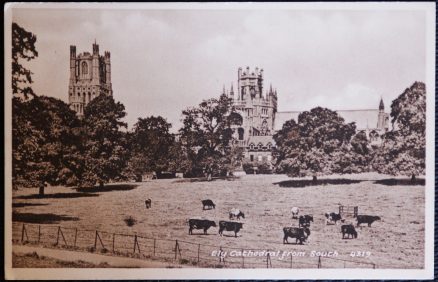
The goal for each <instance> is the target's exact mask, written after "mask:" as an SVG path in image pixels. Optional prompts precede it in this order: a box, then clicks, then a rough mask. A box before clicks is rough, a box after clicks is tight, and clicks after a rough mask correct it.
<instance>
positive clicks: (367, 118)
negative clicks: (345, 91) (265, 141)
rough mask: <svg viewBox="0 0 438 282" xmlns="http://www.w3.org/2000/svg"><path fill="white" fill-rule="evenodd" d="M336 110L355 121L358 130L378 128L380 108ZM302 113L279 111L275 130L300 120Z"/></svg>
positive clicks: (346, 119) (347, 118)
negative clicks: (299, 116) (289, 121)
mask: <svg viewBox="0 0 438 282" xmlns="http://www.w3.org/2000/svg"><path fill="white" fill-rule="evenodd" d="M336 112H337V113H338V114H339V115H340V116H341V117H343V118H344V119H345V122H347V123H350V122H355V123H356V129H357V130H361V129H367V128H369V129H374V128H377V121H378V117H379V110H378V109H365V110H339V111H336ZM300 113H301V112H300V111H290V112H277V114H276V115H275V124H274V130H275V131H278V130H280V129H281V128H282V127H283V124H284V123H285V122H286V121H288V120H290V119H294V120H295V121H298V115H299V114H300Z"/></svg>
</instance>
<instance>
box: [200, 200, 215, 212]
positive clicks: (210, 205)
mask: <svg viewBox="0 0 438 282" xmlns="http://www.w3.org/2000/svg"><path fill="white" fill-rule="evenodd" d="M205 207H207V208H208V209H211V208H213V209H214V208H216V205H215V204H214V203H213V201H212V200H209V199H207V200H202V209H203V210H205Z"/></svg>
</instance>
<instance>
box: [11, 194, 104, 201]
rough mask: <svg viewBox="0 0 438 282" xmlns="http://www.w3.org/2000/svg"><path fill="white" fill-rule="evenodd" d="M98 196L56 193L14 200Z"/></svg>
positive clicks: (26, 196) (21, 197) (92, 195)
mask: <svg viewBox="0 0 438 282" xmlns="http://www.w3.org/2000/svg"><path fill="white" fill-rule="evenodd" d="M98 196H99V195H98V194H92V193H54V194H45V195H43V196H40V195H39V194H32V195H23V196H17V197H14V198H13V199H29V200H30V199H70V198H82V197H98Z"/></svg>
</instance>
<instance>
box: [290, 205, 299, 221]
mask: <svg viewBox="0 0 438 282" xmlns="http://www.w3.org/2000/svg"><path fill="white" fill-rule="evenodd" d="M290 212H291V213H292V218H297V216H298V214H299V213H300V208H299V207H292V208H291V210H290Z"/></svg>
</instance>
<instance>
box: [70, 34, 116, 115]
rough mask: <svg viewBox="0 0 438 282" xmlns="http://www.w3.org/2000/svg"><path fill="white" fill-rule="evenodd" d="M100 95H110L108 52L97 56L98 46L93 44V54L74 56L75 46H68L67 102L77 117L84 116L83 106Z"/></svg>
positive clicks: (85, 53)
mask: <svg viewBox="0 0 438 282" xmlns="http://www.w3.org/2000/svg"><path fill="white" fill-rule="evenodd" d="M100 94H104V95H111V96H112V94H113V91H112V84H111V61H110V52H108V51H105V52H104V55H103V56H101V55H100V54H99V45H98V44H96V42H95V43H94V44H93V53H92V54H90V53H89V52H83V53H81V54H78V55H76V46H70V82H69V90H68V102H69V105H70V108H71V109H72V110H74V111H75V112H76V113H77V115H78V116H82V115H83V114H84V108H85V106H86V105H87V104H88V103H89V102H90V101H91V100H93V99H94V98H95V97H97V96H99V95H100Z"/></svg>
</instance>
